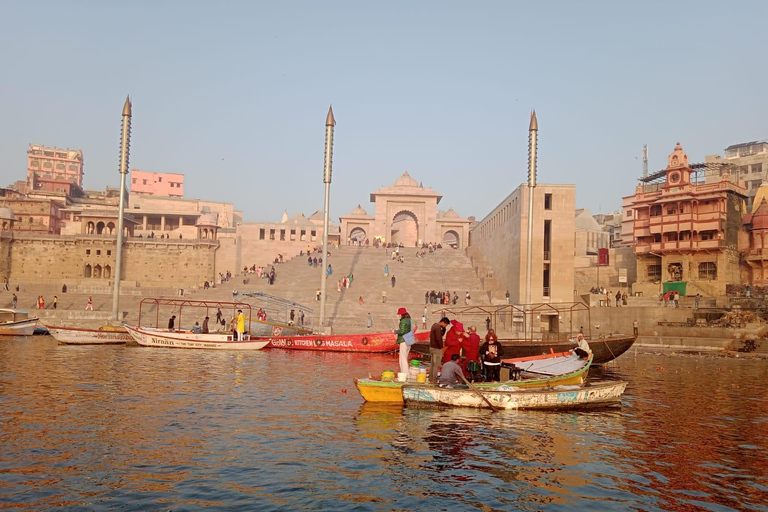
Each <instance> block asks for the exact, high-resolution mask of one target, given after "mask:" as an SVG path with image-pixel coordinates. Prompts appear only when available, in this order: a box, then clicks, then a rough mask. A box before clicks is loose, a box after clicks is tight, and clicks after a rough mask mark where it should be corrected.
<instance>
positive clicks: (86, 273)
mask: <svg viewBox="0 0 768 512" xmlns="http://www.w3.org/2000/svg"><path fill="white" fill-rule="evenodd" d="M91 273H92V269H91V266H90V265H86V266H85V271H84V272H83V275H84V276H85V277H91Z"/></svg>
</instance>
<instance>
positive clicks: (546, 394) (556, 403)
mask: <svg viewBox="0 0 768 512" xmlns="http://www.w3.org/2000/svg"><path fill="white" fill-rule="evenodd" d="M626 387H627V383H626V382H625V381H611V382H601V383H595V384H590V385H586V386H556V387H554V388H538V389H515V390H511V389H508V388H502V389H479V392H480V393H482V396H483V397H485V398H486V399H487V400H488V401H489V402H490V403H491V404H492V405H493V406H494V407H497V408H499V409H555V410H559V409H579V408H590V407H605V406H609V405H616V404H619V403H621V395H622V394H623V393H624V390H625V389H626ZM402 392H403V401H404V402H405V405H406V407H476V408H484V407H488V404H486V402H485V401H484V400H483V398H482V397H481V396H480V395H479V394H478V393H477V392H476V391H474V390H472V389H454V388H440V387H436V386H424V385H411V384H408V385H405V386H403V387H402Z"/></svg>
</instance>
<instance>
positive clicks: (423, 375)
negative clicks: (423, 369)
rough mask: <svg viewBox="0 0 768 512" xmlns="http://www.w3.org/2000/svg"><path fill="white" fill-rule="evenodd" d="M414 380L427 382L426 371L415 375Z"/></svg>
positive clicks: (420, 382)
mask: <svg viewBox="0 0 768 512" xmlns="http://www.w3.org/2000/svg"><path fill="white" fill-rule="evenodd" d="M416 382H418V383H419V384H425V383H426V382H427V374H426V373H420V374H418V375H417V376H416Z"/></svg>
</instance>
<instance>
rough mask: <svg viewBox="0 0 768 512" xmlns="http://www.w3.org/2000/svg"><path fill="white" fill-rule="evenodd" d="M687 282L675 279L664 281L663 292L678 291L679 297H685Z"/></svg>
mask: <svg viewBox="0 0 768 512" xmlns="http://www.w3.org/2000/svg"><path fill="white" fill-rule="evenodd" d="M686 284H687V283H686V282H685V281H675V282H672V283H664V293H667V292H670V291H671V292H678V293H680V296H681V297H685V285H686Z"/></svg>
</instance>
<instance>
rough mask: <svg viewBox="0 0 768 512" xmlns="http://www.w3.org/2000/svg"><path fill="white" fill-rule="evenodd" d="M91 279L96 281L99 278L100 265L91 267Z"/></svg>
mask: <svg viewBox="0 0 768 512" xmlns="http://www.w3.org/2000/svg"><path fill="white" fill-rule="evenodd" d="M93 277H95V278H96V279H100V278H101V265H96V266H95V267H93Z"/></svg>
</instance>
